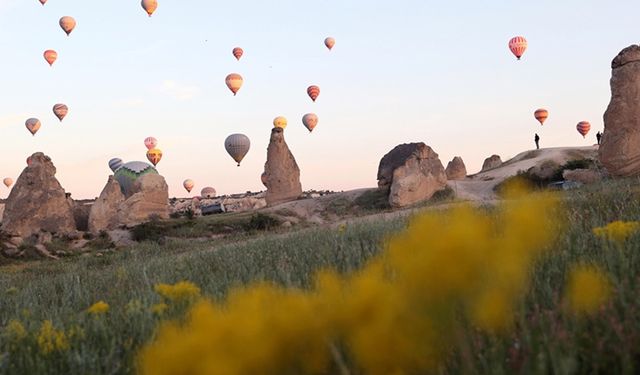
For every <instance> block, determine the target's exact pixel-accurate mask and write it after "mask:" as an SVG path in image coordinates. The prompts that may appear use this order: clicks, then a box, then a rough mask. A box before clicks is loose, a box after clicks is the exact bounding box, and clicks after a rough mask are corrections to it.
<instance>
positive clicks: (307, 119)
mask: <svg viewBox="0 0 640 375" xmlns="http://www.w3.org/2000/svg"><path fill="white" fill-rule="evenodd" d="M302 123H303V124H304V126H305V127H306V128H307V129H309V133H311V132H312V131H313V128H315V127H316V125H318V116H317V115H316V114H315V113H307V114H306V115H304V116H302Z"/></svg>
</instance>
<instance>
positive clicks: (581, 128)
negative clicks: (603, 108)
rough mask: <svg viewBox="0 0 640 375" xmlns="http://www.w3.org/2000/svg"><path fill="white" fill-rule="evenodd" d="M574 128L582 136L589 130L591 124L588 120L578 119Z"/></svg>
mask: <svg viewBox="0 0 640 375" xmlns="http://www.w3.org/2000/svg"><path fill="white" fill-rule="evenodd" d="M576 129H577V130H578V133H580V134H581V135H582V137H583V138H584V137H585V136H586V135H587V133H589V130H591V124H590V123H589V122H588V121H580V122H579V123H578V125H576Z"/></svg>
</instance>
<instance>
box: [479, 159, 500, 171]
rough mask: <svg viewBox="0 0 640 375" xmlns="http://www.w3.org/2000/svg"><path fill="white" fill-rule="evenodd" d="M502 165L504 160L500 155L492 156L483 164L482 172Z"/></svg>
mask: <svg viewBox="0 0 640 375" xmlns="http://www.w3.org/2000/svg"><path fill="white" fill-rule="evenodd" d="M501 165H502V159H500V155H491V156H489V157H488V158H486V159H484V163H482V171H486V170H488V169H493V168H498V167H499V166H501Z"/></svg>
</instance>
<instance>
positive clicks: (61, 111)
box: [53, 103, 69, 121]
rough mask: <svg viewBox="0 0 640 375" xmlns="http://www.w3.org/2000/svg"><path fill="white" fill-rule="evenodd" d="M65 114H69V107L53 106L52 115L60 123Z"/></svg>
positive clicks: (62, 105)
mask: <svg viewBox="0 0 640 375" xmlns="http://www.w3.org/2000/svg"><path fill="white" fill-rule="evenodd" d="M67 113H69V107H67V106H66V105H64V104H62V103H58V104H56V105H54V106H53V114H54V115H56V117H57V118H58V120H60V121H62V120H63V119H64V118H65V116H67Z"/></svg>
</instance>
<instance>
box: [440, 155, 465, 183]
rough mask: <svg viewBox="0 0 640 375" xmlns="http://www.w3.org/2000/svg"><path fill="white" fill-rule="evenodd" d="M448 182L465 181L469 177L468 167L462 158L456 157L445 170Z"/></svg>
mask: <svg viewBox="0 0 640 375" xmlns="http://www.w3.org/2000/svg"><path fill="white" fill-rule="evenodd" d="M445 173H446V174H447V179H448V180H464V179H465V177H467V167H466V166H465V165H464V161H462V158H461V157H460V156H456V157H455V158H453V160H451V161H450V162H449V164H447V169H445Z"/></svg>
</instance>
